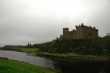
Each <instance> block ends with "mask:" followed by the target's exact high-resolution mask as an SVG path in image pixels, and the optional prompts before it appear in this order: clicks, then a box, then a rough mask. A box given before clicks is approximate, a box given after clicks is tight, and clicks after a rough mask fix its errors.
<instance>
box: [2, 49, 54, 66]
mask: <svg viewBox="0 0 110 73" xmlns="http://www.w3.org/2000/svg"><path fill="white" fill-rule="evenodd" d="M0 57H5V58H8V59H13V60H18V61H23V62H26V63H30V64H34V65H39V66H41V67H47V68H54V65H53V64H54V63H53V61H51V60H49V59H46V58H42V57H36V56H31V55H29V54H27V53H23V52H15V51H4V50H0Z"/></svg>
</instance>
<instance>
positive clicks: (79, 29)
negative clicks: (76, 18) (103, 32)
mask: <svg viewBox="0 0 110 73" xmlns="http://www.w3.org/2000/svg"><path fill="white" fill-rule="evenodd" d="M62 37H63V39H68V40H72V39H96V38H98V30H97V29H96V28H95V27H91V26H85V25H84V24H83V23H82V24H81V25H79V26H76V29H74V30H72V31H69V28H63V36H62Z"/></svg>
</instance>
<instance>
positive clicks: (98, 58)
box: [38, 52, 109, 62]
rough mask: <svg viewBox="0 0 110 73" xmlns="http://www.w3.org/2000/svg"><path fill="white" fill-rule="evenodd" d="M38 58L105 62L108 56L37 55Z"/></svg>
mask: <svg viewBox="0 0 110 73" xmlns="http://www.w3.org/2000/svg"><path fill="white" fill-rule="evenodd" d="M38 55H39V56H44V57H47V58H50V59H53V60H61V61H69V62H73V61H83V60H86V61H107V60H108V59H109V56H97V55H82V54H77V53H66V54H63V53H62V54H61V53H43V52H42V53H39V54H38Z"/></svg>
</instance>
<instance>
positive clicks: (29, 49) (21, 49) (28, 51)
mask: <svg viewBox="0 0 110 73" xmlns="http://www.w3.org/2000/svg"><path fill="white" fill-rule="evenodd" d="M19 51H21V52H26V53H30V54H32V55H36V54H37V52H39V49H38V48H20V49H19Z"/></svg>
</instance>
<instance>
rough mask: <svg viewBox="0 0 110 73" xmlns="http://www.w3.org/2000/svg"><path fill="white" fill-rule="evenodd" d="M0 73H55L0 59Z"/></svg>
mask: <svg viewBox="0 0 110 73" xmlns="http://www.w3.org/2000/svg"><path fill="white" fill-rule="evenodd" d="M0 73H56V72H55V71H54V70H51V69H46V68H42V67H39V66H34V65H31V64H27V63H23V62H18V61H15V60H7V59H0Z"/></svg>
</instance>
